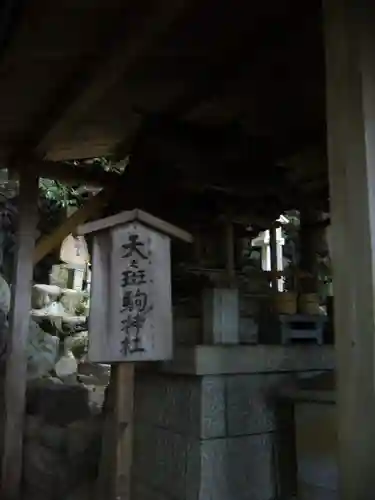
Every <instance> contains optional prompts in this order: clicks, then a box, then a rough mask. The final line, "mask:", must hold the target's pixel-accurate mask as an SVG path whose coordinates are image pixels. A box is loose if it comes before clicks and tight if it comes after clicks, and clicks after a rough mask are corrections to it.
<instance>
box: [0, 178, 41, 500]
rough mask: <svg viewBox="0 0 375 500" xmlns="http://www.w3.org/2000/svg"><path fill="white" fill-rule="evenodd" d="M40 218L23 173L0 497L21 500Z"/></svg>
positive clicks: (33, 189)
mask: <svg viewBox="0 0 375 500" xmlns="http://www.w3.org/2000/svg"><path fill="white" fill-rule="evenodd" d="M37 218H38V177H37V176H35V175H34V174H33V173H32V172H30V171H24V172H22V174H21V176H20V193H19V215H18V230H17V251H16V254H15V261H14V272H13V276H14V278H13V283H12V301H11V311H10V338H9V344H8V358H7V362H6V378H5V427H4V449H3V461H2V479H1V498H2V499H4V500H18V499H19V495H20V484H21V474H22V444H23V422H24V412H25V391H26V374H27V371H26V370H27V359H26V351H25V349H26V341H27V336H28V333H29V325H30V307H31V281H32V274H33V252H34V245H35V236H36V224H37Z"/></svg>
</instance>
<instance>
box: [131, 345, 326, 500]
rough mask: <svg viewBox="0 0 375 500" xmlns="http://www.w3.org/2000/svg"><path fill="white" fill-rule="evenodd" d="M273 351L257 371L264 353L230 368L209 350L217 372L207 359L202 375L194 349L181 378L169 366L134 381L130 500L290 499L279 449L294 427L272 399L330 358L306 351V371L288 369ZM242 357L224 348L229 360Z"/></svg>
mask: <svg viewBox="0 0 375 500" xmlns="http://www.w3.org/2000/svg"><path fill="white" fill-rule="evenodd" d="M276 347H277V349H278V351H277V352H278V353H279V354H278V359H279V363H277V359H276V358H277V356H275V352H271V351H272V347H270V356H269V358H267V356H266V357H265V358H264V359H265V361H266V364H263V366H260V365H259V353H260V351H262V352H263V351H264V349H266V350H267V348H265V347H264V346H259V348H260V349H257V346H254V347H252V348H247V355H248V360H247V367H246V366H245V365H244V363H243V362H242V364H241V363H239V365H238V366H237V368H236V364H235V363H234V364H233V363H228V362H226V361H225V359H224V358H225V352H227V351H226V348H224V347H220V348H216V347H211V348H208V349H211V351H210V352H211V354H212V353H213V352H215V353H218V354H215V356H218V359H217V362H216V370H215V369H214V366H215V363H214V360H213V358H212V356H211V358H210V359H208V358H209V356H208V357H207V363H208V366H209V369H208V372H207V373H203V372H204V367H203V366H202V365H203V364H204V363H201V364H200V365H199V363H198V362H197V359H198V358H199V352H198V354H197V351H199V349H200V348H199V347H197V348H194V352H195V354H194V355H191V358H190V359H195V364H194V366H192V367H191V370H189V369H188V368H187V366H185V370H184V371H185V373H179V374H176V373H173V372H172V370H171V366H169V370H171V372H170V373H160V372H150V373H147V372H146V373H138V374H137V380H136V428H135V447H134V464H133V500H271V499H275V498H279V497H282V498H284V496H283V495H285V494H288V495H289V494H293V493H294V491H292V490H293V485H292V482H289V484H287V483H288V481H285V474H284V471H281V468H280V448H281V446H283V460H285V461H288V460H289V456H288V447H287V446H286V447H285V446H284V445H285V443H289V445H292V439H290V438H291V436H292V434H293V429H291V427H290V425H291V422H292V420H291V418H287V419H280V412H279V411H278V410H279V408H278V406H277V405H276V400H277V398H276V395H277V394H278V391H279V388H280V387H281V386H285V384H288V383H289V382H291V381H292V380H293V379H294V378H295V377H297V376H301V375H304V374H308V373H309V372H310V371H311V370H313V369H314V368H313V366H314V365H315V367H316V369H331V368H332V358H331V359H328V358H330V356H329V355H328V357H326V359H323V358H324V355H323V357H322V356H320V357H319V354H318V356H317V355H316V354H315V359H314V355H312V356H311V353H312V354H314V353H315V350H314V349H312V351H311V352H310V358H311V359H310V363H306V365H305V369H304V368H303V364H302V367H301V360H300V359H299V360H298V362H297V363H296V364H295V365H294V369H293V363H290V362H289V363H288V362H285V360H286V359H287V358H288V348H287V347H286V348H282V347H281V348H280V346H276ZM203 349H207V347H205V348H203ZM243 349H244V347H240V346H239V347H231V348H228V350H229V351H231V352H230V356H232V357H233V350H236V351H237V352H238V353H240V350H243ZM289 349H293V348H292V347H291V348H289ZM245 350H246V349H245ZM307 350H309V349H307ZM257 351H259V352H258V356H257ZM321 353H322V354H324V349H323V350H322V351H321ZM325 354H326V353H325ZM242 356H243V352H242ZM239 358H241V356H239ZM251 358H253V359H251ZM289 358H290V352H289ZM292 358H293V356H292ZM296 358H298V356H297V357H296ZM233 359H234V360H235V359H236V356H234V357H233ZM267 359H268V360H267ZM218 360H221V361H220V362H219V361H218ZM270 360H273V361H271V362H270ZM252 361H253V362H252ZM230 364H231V365H232V366H230ZM198 365H199V366H198ZM254 367H256V368H255V369H256V370H257V371H254ZM179 369H180V370H181V365H180V367H179ZM236 370H237V371H238V372H239V373H235V371H236ZM215 371H216V373H215ZM220 371H224V373H220ZM197 372H199V373H197ZM241 372H242V373H241ZM284 425H285V427H283V426H284ZM291 456H292V453H291V454H290V457H291ZM281 474H283V478H282V479H283V481H281V479H280V475H281ZM285 487H286V488H287V489H288V488H289V490H290V491H285ZM283 488H284V490H283Z"/></svg>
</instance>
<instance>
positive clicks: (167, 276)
mask: <svg viewBox="0 0 375 500" xmlns="http://www.w3.org/2000/svg"><path fill="white" fill-rule="evenodd" d="M88 233H93V234H94V247H93V261H92V282H91V307H90V316H89V359H90V360H91V361H94V362H106V363H116V365H115V367H114V370H112V375H111V384H110V394H112V397H111V398H110V400H112V401H113V404H110V405H109V409H108V410H107V411H108V413H107V416H106V425H105V432H104V433H103V447H102V458H101V464H100V467H99V476H98V482H97V485H96V491H97V499H98V500H99V499H101V498H104V497H106V498H109V499H111V500H112V499H116V500H129V499H130V495H131V493H130V492H131V488H130V481H131V464H132V448H133V403H134V401H133V398H134V366H135V362H138V361H158V360H164V359H170V358H171V357H172V352H173V350H172V349H173V337H172V303H171V269H170V267H171V265H170V238H171V237H174V238H178V239H181V240H183V241H186V242H189V243H190V242H192V241H193V238H192V236H191V235H190V234H189V233H187V232H185V231H183V230H181V229H179V228H177V227H175V226H172V225H171V224H169V223H167V222H164V221H162V220H160V219H158V218H156V217H154V216H152V215H150V214H148V213H146V212H143V211H141V210H138V209H135V210H132V211H128V212H122V213H120V214H117V215H114V216H112V217H107V218H105V219H102V220H98V221H95V222H91V223H88V224H85V225H83V226H81V227H79V228H78V234H81V235H84V234H88Z"/></svg>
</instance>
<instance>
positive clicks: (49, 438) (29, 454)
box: [23, 379, 102, 500]
mask: <svg viewBox="0 0 375 500" xmlns="http://www.w3.org/2000/svg"><path fill="white" fill-rule="evenodd" d="M101 428H102V425H101V417H100V415H93V414H92V413H91V411H90V407H89V401H88V392H87V390H86V389H85V388H84V387H82V386H67V385H64V384H62V383H61V382H58V381H53V380H51V379H47V380H43V381H38V382H36V383H34V384H33V385H32V386H30V387H29V388H28V392H27V415H26V421H25V438H24V439H25V441H24V466H23V474H24V477H23V498H24V499H25V500H26V499H27V500H34V499H35V500H86V499H89V498H92V487H93V484H94V479H95V477H96V472H97V470H96V469H97V464H98V457H99V453H100V444H101Z"/></svg>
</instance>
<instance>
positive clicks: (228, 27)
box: [0, 0, 375, 500]
mask: <svg viewBox="0 0 375 500" xmlns="http://www.w3.org/2000/svg"><path fill="white" fill-rule="evenodd" d="M374 28H375V6H374V5H373V3H372V2H369V1H367V2H366V1H362V2H355V1H354V0H349V1H347V2H344V0H324V1H323V5H322V4H321V2H320V1H318V0H307V1H305V2H299V1H297V0H284V1H276V0H273V1H272V2H263V3H262V2H258V3H256V4H253V3H249V2H247V1H245V0H237V1H235V2H228V1H225V0H220V1H213V0H209V1H207V2H203V3H202V2H198V1H195V0H173V1H172V0H166V1H165V2H158V1H156V0H155V1H154V0H151V1H145V0H141V1H138V2H123V1H121V0H105V1H104V0H93V1H91V2H84V1H82V0H78V1H77V0H74V1H73V0H67V1H64V2H60V3H56V2H46V1H43V0H36V1H33V2H23V1H21V0H5V1H4V2H3V3H2V5H1V7H0V49H1V50H0V109H1V120H0V162H1V164H2V165H3V166H4V167H6V168H9V169H10V170H11V171H13V172H15V175H19V178H20V220H19V236H18V254H17V262H16V266H15V279H14V283H13V285H14V286H13V310H12V314H11V326H12V335H13V336H12V340H11V350H10V355H9V359H8V362H7V380H6V422H5V442H4V452H3V469H2V484H1V487H2V492H1V495H2V498H4V499H7V500H16V499H17V498H18V494H19V486H20V477H21V463H22V432H23V428H22V425H23V410H24V392H25V360H24V345H25V339H26V334H27V322H28V310H29V304H30V291H29V286H28V285H29V283H30V280H31V276H32V266H33V261H34V262H36V261H37V260H38V259H40V258H41V257H42V256H43V255H45V254H46V253H48V252H49V251H50V250H51V248H53V246H54V245H55V244H56V240H57V241H59V240H61V239H62V238H63V237H64V236H66V234H68V233H69V232H70V231H71V230H72V228H74V227H76V226H77V225H78V224H80V223H83V222H85V221H86V220H87V219H88V218H90V217H91V216H93V214H95V213H98V211H100V210H101V209H102V207H103V206H105V205H106V203H107V202H108V200H117V202H118V203H119V205H121V209H122V210H124V209H129V208H130V209H132V208H134V206H137V207H140V208H144V209H147V210H148V211H150V212H151V213H153V214H156V215H158V216H159V215H160V216H163V215H165V214H166V213H167V214H171V217H164V218H166V219H167V220H171V218H172V219H174V220H171V222H175V223H180V225H184V224H183V222H189V223H192V224H194V223H197V222H202V221H205V220H212V217H217V216H220V215H222V214H223V213H229V212H230V213H231V216H232V218H233V219H236V220H239V221H242V222H243V223H248V222H251V223H253V224H254V225H257V226H259V227H264V228H266V227H268V226H267V225H268V224H269V223H270V222H272V221H273V220H274V219H275V218H276V217H277V216H278V215H279V214H280V213H281V212H282V211H283V210H286V209H289V208H297V209H299V210H301V212H304V211H306V212H309V213H310V212H311V208H314V209H315V210H326V211H328V210H329V211H330V213H331V220H332V229H333V234H334V237H333V242H334V248H333V260H334V273H335V291H334V293H335V313H336V332H337V334H336V349H337V364H338V424H339V427H338V428H339V463H340V489H341V497H340V498H343V499H345V500H365V499H368V498H372V495H373V491H374V490H375V475H374V474H373V472H372V460H373V456H374V452H375V425H374V420H375V418H374V417H375V391H374V384H375V373H374V372H375V355H374V352H375V350H374V338H375V337H374V325H375V297H374V295H375V286H374V283H375V271H374V269H375V222H374V214H375V210H374V206H373V205H374V200H375V197H374V192H373V191H374V188H373V186H374V185H375V178H374V177H375V128H374V116H373V115H374V109H375V59H374V57H373V53H374V49H375V29H374ZM99 156H112V158H113V159H114V160H116V159H118V160H120V159H123V158H125V157H127V158H129V159H130V162H129V165H128V167H127V168H126V170H125V173H124V174H123V175H122V176H121V177H118V176H117V174H114V173H109V172H107V173H106V172H99V171H98V170H96V169H94V168H93V167H90V166H86V167H82V166H77V165H75V164H74V162H71V161H72V160H76V159H85V158H93V157H99ZM39 176H48V177H50V178H56V179H60V180H64V181H67V182H76V181H77V182H84V183H89V184H95V185H100V186H103V190H102V191H101V192H100V193H99V194H98V195H97V196H95V197H93V198H92V199H91V200H89V202H88V204H87V205H86V207H84V209H83V210H81V211H78V212H76V213H75V214H74V215H73V216H72V218H71V219H69V220H67V221H66V223H65V224H64V225H63V227H62V228H60V229H59V232H58V235H57V236H56V235H55V238H54V239H53V238H52V239H51V238H47V239H46V240H44V241H41V242H38V243H37V246H36V249H35V253H34V259H33V253H32V249H33V247H34V239H35V231H34V228H35V222H36V204H37V180H38V177H39ZM193 206H194V207H195V208H194V209H193V208H192V207H193ZM308 219H309V223H310V224H311V218H309V217H308Z"/></svg>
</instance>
